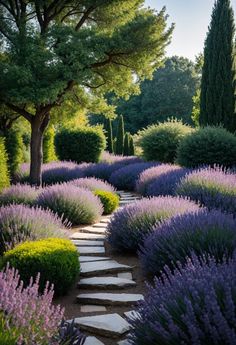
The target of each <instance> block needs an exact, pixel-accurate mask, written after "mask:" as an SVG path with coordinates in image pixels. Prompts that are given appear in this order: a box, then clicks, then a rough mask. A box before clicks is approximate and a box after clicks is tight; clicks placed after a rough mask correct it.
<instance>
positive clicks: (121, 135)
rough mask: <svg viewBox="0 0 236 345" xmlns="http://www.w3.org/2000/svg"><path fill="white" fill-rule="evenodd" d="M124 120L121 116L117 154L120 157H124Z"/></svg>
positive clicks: (117, 137) (118, 128) (117, 136)
mask: <svg viewBox="0 0 236 345" xmlns="http://www.w3.org/2000/svg"><path fill="white" fill-rule="evenodd" d="M124 134H125V131H124V120H123V116H122V115H120V116H119V117H118V126H117V134H116V153H117V154H118V155H123V152H124Z"/></svg>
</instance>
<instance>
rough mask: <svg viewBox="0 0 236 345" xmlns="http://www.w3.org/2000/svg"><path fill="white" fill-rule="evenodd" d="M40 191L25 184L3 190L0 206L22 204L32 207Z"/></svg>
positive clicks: (0, 196)
mask: <svg viewBox="0 0 236 345" xmlns="http://www.w3.org/2000/svg"><path fill="white" fill-rule="evenodd" d="M39 192H40V189H36V188H34V187H31V186H30V185H27V184H16V185H12V186H11V187H9V188H5V189H4V190H3V191H2V193H1V194H0V205H8V204H13V203H14V204H24V205H33V204H34V202H35V200H36V198H37V196H38V194H39Z"/></svg>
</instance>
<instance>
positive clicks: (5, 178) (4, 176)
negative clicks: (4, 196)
mask: <svg viewBox="0 0 236 345" xmlns="http://www.w3.org/2000/svg"><path fill="white" fill-rule="evenodd" d="M9 185H10V179H9V173H8V167H7V153H6V149H5V143H4V139H3V138H1V137H0V192H1V191H2V190H3V188H5V187H8V186H9Z"/></svg>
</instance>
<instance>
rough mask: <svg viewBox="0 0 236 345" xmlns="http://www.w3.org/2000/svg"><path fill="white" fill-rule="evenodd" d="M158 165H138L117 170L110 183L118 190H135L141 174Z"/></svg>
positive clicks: (150, 163)
mask: <svg viewBox="0 0 236 345" xmlns="http://www.w3.org/2000/svg"><path fill="white" fill-rule="evenodd" d="M157 164H158V163H153V162H148V163H136V164H129V165H127V166H124V167H122V168H120V169H118V170H115V171H114V172H113V173H112V174H111V177H110V179H109V182H110V183H111V184H112V185H113V186H115V187H116V188H118V189H127V190H134V189H135V185H136V182H137V180H138V178H139V176H140V174H141V173H142V172H143V171H144V170H146V169H149V168H150V167H153V166H155V165H157Z"/></svg>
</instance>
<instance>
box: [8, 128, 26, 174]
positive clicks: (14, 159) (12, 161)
mask: <svg viewBox="0 0 236 345" xmlns="http://www.w3.org/2000/svg"><path fill="white" fill-rule="evenodd" d="M5 145H6V151H7V155H8V167H9V172H10V175H11V177H14V175H15V173H17V171H18V169H19V167H20V164H21V163H23V160H24V149H25V148H24V143H23V139H22V136H21V134H20V132H19V130H17V129H10V130H9V131H8V132H7V135H6V139H5Z"/></svg>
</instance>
